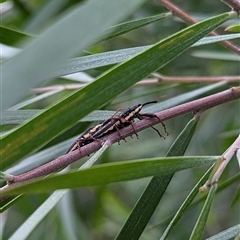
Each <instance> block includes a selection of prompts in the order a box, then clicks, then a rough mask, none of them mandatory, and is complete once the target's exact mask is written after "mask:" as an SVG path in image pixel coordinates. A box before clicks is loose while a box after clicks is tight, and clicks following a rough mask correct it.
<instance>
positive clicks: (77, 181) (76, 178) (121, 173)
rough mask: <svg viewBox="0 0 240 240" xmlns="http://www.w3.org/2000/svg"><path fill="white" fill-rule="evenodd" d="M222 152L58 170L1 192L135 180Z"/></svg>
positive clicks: (200, 162)
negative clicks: (202, 155) (203, 155)
mask: <svg viewBox="0 0 240 240" xmlns="http://www.w3.org/2000/svg"><path fill="white" fill-rule="evenodd" d="M218 158H219V157H218V156H207V157H201V156H200V157H196V156H194V157H172V158H153V159H143V160H134V161H131V162H129V161H123V162H120V163H110V164H102V165H98V166H94V167H92V168H90V169H86V170H80V171H76V170H74V171H70V172H68V173H64V174H55V175H51V176H49V177H47V178H39V179H35V180H30V181H26V182H22V183H18V184H14V185H12V186H10V187H8V188H5V189H3V190H2V191H1V196H3V197H4V196H7V195H14V194H20V193H40V192H46V191H52V190H56V189H63V188H77V187H90V186H99V185H103V184H109V183H113V182H119V181H126V180H133V179H138V178H143V177H148V176H152V175H156V174H158V175H159V174H167V173H173V172H176V171H180V170H183V169H187V168H194V167H201V166H206V165H210V164H213V163H214V162H216V160H217V159H218Z"/></svg>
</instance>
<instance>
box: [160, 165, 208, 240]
mask: <svg viewBox="0 0 240 240" xmlns="http://www.w3.org/2000/svg"><path fill="white" fill-rule="evenodd" d="M212 169H213V166H212V167H210V169H209V170H208V171H207V172H206V173H205V174H204V176H203V177H202V178H201V179H200V180H199V181H198V183H197V184H196V185H195V186H194V188H193V189H192V191H191V192H190V193H189V195H188V196H187V197H186V199H185V200H184V202H183V203H182V205H181V206H180V208H179V209H178V211H177V212H176V214H175V215H174V217H173V219H172V220H171V222H170V223H169V225H168V226H167V228H166V230H165V231H164V233H163V235H162V236H161V238H160V240H165V239H167V237H168V235H169V234H170V233H171V231H172V229H173V228H174V227H175V226H176V225H177V222H178V221H179V220H180V218H181V217H182V215H183V214H184V212H186V210H188V208H189V206H190V204H191V203H192V201H193V199H194V198H195V197H196V195H197V194H198V193H199V188H200V187H201V186H202V185H203V184H204V183H205V182H206V181H207V179H208V177H209V174H210V173H211V171H212Z"/></svg>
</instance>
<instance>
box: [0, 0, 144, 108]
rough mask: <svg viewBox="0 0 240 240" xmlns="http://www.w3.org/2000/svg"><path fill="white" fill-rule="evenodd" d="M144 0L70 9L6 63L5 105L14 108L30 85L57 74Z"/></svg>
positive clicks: (95, 1)
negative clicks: (68, 61)
mask: <svg viewBox="0 0 240 240" xmlns="http://www.w3.org/2000/svg"><path fill="white" fill-rule="evenodd" d="M143 2H144V0H135V1H127V0H122V1H121V2H119V1H111V2H106V1H104V0H90V1H87V2H86V3H85V4H84V5H80V6H78V7H76V8H74V9H73V10H72V11H71V12H67V13H66V15H64V17H62V18H61V19H60V20H59V19H58V21H56V23H55V24H53V25H52V26H50V27H49V28H48V29H47V30H46V31H45V32H43V33H42V34H41V35H40V36H39V37H38V38H36V39H33V40H32V41H31V42H30V43H28V44H27V45H26V46H25V48H24V50H23V51H22V52H21V53H19V54H18V55H16V56H15V57H13V58H11V59H10V60H9V61H7V62H6V63H4V64H3V66H2V76H1V77H2V79H3V81H2V86H1V87H2V94H1V97H2V98H1V108H3V109H6V108H8V107H10V106H11V105H12V104H14V103H16V102H17V101H18V100H19V99H20V98H22V97H23V96H25V95H26V94H27V93H28V92H29V90H30V88H32V87H35V86H37V85H40V84H41V83H42V82H43V81H45V80H46V79H49V78H51V77H53V76H52V73H53V72H54V71H55V70H57V69H58V68H59V67H61V66H62V65H63V64H64V62H65V61H66V60H67V59H69V58H70V57H73V56H74V55H75V54H76V53H77V52H78V51H82V50H84V49H85V48H87V47H89V46H90V45H91V44H93V43H94V42H95V41H96V40H97V39H99V38H100V37H101V36H102V35H103V33H104V30H105V29H106V28H108V27H110V26H112V25H113V24H115V23H117V22H118V21H119V20H120V19H122V18H124V17H126V16H128V14H130V13H131V12H132V11H133V10H134V9H135V8H136V7H138V6H139V5H140V4H141V3H143ZM116 9H117V11H116ZM93 15H94V17H92V16H93ZM106 16H108V17H107V20H106ZM75 23H78V31H76V28H74V27H73V26H74V24H75ZM63 29H64V31H63ZM43 50H44V51H43ZM13 69H14V71H13ZM12 86H14V87H12ZM26 86H27V87H26Z"/></svg>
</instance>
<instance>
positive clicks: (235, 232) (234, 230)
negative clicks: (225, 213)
mask: <svg viewBox="0 0 240 240" xmlns="http://www.w3.org/2000/svg"><path fill="white" fill-rule="evenodd" d="M239 234H240V224H238V225H235V226H233V227H230V228H228V229H226V230H224V231H222V232H220V233H218V234H216V235H214V236H212V237H210V238H207V239H205V240H231V239H233V238H234V237H235V238H234V239H235V240H238V237H239Z"/></svg>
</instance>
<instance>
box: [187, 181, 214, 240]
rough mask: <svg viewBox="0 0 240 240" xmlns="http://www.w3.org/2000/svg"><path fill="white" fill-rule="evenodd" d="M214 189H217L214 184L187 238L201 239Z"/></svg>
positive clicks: (192, 239) (191, 239)
mask: <svg viewBox="0 0 240 240" xmlns="http://www.w3.org/2000/svg"><path fill="white" fill-rule="evenodd" d="M216 189H217V186H216V185H214V186H212V187H211V188H210V190H209V193H208V196H207V199H206V201H205V203H204V206H203V208H202V210H201V213H200V215H199V217H198V220H197V222H196V224H195V226H194V229H193V231H192V233H191V236H190V238H189V239H190V240H200V239H202V234H203V231H204V228H205V226H206V222H207V219H208V215H209V213H210V210H211V207H212V203H213V200H214V197H215V193H216Z"/></svg>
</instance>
